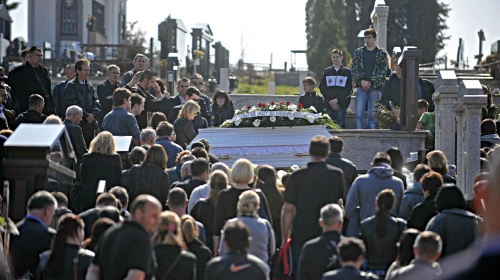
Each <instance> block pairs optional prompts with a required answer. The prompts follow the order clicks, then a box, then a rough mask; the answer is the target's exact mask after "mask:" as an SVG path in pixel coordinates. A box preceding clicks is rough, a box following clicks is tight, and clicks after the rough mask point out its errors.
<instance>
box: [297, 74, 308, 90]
mask: <svg viewBox="0 0 500 280" xmlns="http://www.w3.org/2000/svg"><path fill="white" fill-rule="evenodd" d="M306 77H307V71H300V72H299V88H300V96H302V95H304V94H306V93H305V92H304V88H303V87H302V80H304V79H305V78H306Z"/></svg>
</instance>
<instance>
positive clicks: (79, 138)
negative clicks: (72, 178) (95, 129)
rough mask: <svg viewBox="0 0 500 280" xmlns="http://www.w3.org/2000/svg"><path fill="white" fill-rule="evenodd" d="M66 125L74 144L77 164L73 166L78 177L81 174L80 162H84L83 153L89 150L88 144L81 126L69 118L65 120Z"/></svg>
mask: <svg viewBox="0 0 500 280" xmlns="http://www.w3.org/2000/svg"><path fill="white" fill-rule="evenodd" d="M64 126H66V130H67V131H68V134H69V139H70V140H71V145H72V146H73V151H74V152H75V156H76V165H75V166H73V170H75V172H76V174H77V177H78V175H80V164H81V163H82V158H83V155H84V154H86V153H87V152H88V151H87V146H86V145H85V139H84V138H83V133H82V128H81V127H79V126H78V125H76V124H74V123H73V122H72V121H70V120H68V119H66V120H64Z"/></svg>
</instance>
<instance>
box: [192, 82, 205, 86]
mask: <svg viewBox="0 0 500 280" xmlns="http://www.w3.org/2000/svg"><path fill="white" fill-rule="evenodd" d="M193 85H195V86H201V85H203V82H193Z"/></svg>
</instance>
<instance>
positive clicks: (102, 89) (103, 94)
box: [97, 80, 120, 125]
mask: <svg viewBox="0 0 500 280" xmlns="http://www.w3.org/2000/svg"><path fill="white" fill-rule="evenodd" d="M119 87H120V84H119V83H116V84H114V85H112V84H111V83H110V82H109V80H106V81H104V83H101V84H99V85H97V98H98V99H99V103H101V112H100V113H99V115H98V116H97V122H98V123H99V125H102V120H103V119H104V116H106V114H107V113H109V112H111V110H112V109H113V99H108V98H107V97H108V96H113V92H114V91H115V89H117V88H119Z"/></svg>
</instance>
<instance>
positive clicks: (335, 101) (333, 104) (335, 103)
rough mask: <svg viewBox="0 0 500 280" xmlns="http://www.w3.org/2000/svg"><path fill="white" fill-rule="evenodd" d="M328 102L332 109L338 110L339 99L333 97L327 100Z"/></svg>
mask: <svg viewBox="0 0 500 280" xmlns="http://www.w3.org/2000/svg"><path fill="white" fill-rule="evenodd" d="M328 103H329V104H330V107H332V109H333V110H339V109H340V108H339V104H338V103H339V100H338V99H337V98H335V99H332V100H330V101H328Z"/></svg>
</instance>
